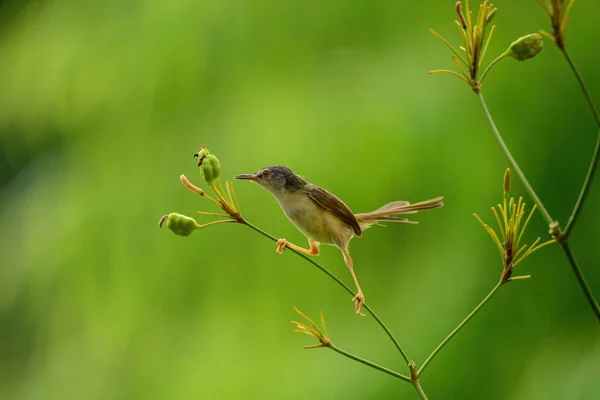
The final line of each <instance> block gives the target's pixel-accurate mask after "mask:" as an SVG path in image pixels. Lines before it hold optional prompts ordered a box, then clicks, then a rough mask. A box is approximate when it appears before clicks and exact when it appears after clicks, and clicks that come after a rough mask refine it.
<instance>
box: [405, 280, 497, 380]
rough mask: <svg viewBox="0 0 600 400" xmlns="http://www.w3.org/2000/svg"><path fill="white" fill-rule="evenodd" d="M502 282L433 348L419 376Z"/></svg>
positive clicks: (488, 299) (418, 374)
mask: <svg viewBox="0 0 600 400" xmlns="http://www.w3.org/2000/svg"><path fill="white" fill-rule="evenodd" d="M502 284H503V282H502V280H500V281H499V282H498V283H497V284H496V286H494V288H493V289H492V290H491V291H490V292H489V293H488V295H487V296H485V298H484V299H483V300H482V301H481V303H479V305H478V306H477V307H475V309H474V310H473V311H471V313H470V314H469V315H467V317H466V318H465V319H464V320H463V321H462V322H461V323H460V324H458V326H457V327H456V328H454V330H453V331H452V332H450V334H449V335H448V336H447V337H446V339H444V340H443V341H442V343H440V344H439V346H438V347H436V348H435V350H433V352H432V353H431V355H429V357H427V360H425V362H424V363H423V365H421V368H419V371H418V372H417V376H421V374H422V373H423V371H424V370H425V367H427V365H429V363H430V362H431V361H432V360H433V359H434V357H435V356H436V355H437V354H438V353H439V352H440V351H441V350H442V349H443V348H444V346H445V345H446V344H448V342H449V341H450V340H451V339H452V338H453V337H454V336H455V335H456V334H457V333H458V332H460V330H461V329H462V328H464V326H465V325H466V324H467V322H469V321H470V320H471V318H473V317H474V316H475V314H477V312H478V311H479V310H481V309H482V308H483V306H485V305H486V304H487V302H488V301H490V299H491V298H492V296H494V294H496V292H497V291H498V289H500V287H501V286H502Z"/></svg>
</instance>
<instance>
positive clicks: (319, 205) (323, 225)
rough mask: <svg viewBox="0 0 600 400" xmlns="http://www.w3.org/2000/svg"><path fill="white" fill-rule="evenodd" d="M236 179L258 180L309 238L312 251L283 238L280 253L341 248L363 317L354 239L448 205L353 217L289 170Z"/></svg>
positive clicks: (438, 202)
mask: <svg viewBox="0 0 600 400" xmlns="http://www.w3.org/2000/svg"><path fill="white" fill-rule="evenodd" d="M236 178H237V179H246V180H251V181H254V182H256V183H258V184H259V185H261V186H262V187H264V188H265V189H267V190H268V191H269V192H271V194H272V195H273V196H275V198H276V199H277V201H278V202H279V204H280V205H281V208H282V209H283V212H284V213H285V215H286V216H287V217H288V218H289V220H290V221H292V223H293V224H294V225H296V228H298V229H299V230H300V232H302V233H303V234H304V235H305V236H306V237H307V238H308V243H309V246H310V248H309V249H304V248H302V247H300V246H297V245H295V244H292V243H290V242H288V241H287V240H285V239H279V241H278V242H277V253H279V254H281V253H283V250H284V249H285V247H286V246H288V247H291V248H292V249H295V250H297V251H301V252H303V253H305V254H308V255H311V256H317V255H319V244H321V243H324V244H329V245H333V246H336V247H337V248H338V249H340V251H341V252H342V254H343V255H344V261H345V262H346V266H347V267H348V269H350V273H351V274H352V278H353V279H354V283H355V284H356V290H357V292H358V293H357V294H356V296H354V298H353V299H352V300H353V301H354V302H355V306H356V313H357V314H360V315H363V314H361V312H360V309H361V307H362V306H363V304H365V296H364V294H363V292H362V290H361V288H360V285H359V284H358V279H357V278H356V274H355V273H354V268H353V263H352V258H351V257H350V254H349V253H348V245H349V244H350V240H351V239H352V238H353V237H354V236H357V237H360V236H362V233H363V232H364V231H365V230H366V229H368V228H369V227H370V226H371V225H376V224H377V223H378V222H381V221H388V222H405V223H409V224H417V223H418V222H417V221H411V220H409V219H407V218H399V217H394V215H402V214H414V213H416V212H417V211H422V210H431V209H434V208H439V207H441V206H443V205H444V203H442V200H443V197H437V198H435V199H431V200H426V201H422V202H420V203H414V204H410V203H409V202H408V201H394V202H391V203H389V204H386V205H385V206H383V207H381V208H379V209H377V210H375V211H371V212H369V213H364V214H353V213H352V211H351V210H350V208H348V206H347V205H346V204H345V203H344V202H343V201H342V200H340V199H339V198H337V197H336V196H335V195H333V194H332V193H329V192H328V191H327V190H325V189H323V188H321V187H319V186H317V185H313V184H312V183H309V182H307V181H305V180H304V179H302V178H301V177H300V176H298V175H296V174H295V173H294V172H293V171H292V170H291V169H289V168H288V167H284V166H272V167H266V168H263V169H261V170H259V171H257V172H255V173H254V174H242V175H238V176H236Z"/></svg>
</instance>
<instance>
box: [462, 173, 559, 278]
mask: <svg viewBox="0 0 600 400" xmlns="http://www.w3.org/2000/svg"><path fill="white" fill-rule="evenodd" d="M503 186H504V195H503V200H502V204H498V210H496V207H492V213H493V214H494V217H495V218H496V223H497V224H498V230H499V231H500V236H498V234H497V233H496V232H495V231H494V229H493V228H492V227H490V226H489V225H488V224H486V223H484V222H483V220H482V219H481V218H480V217H479V215H477V214H473V215H474V216H475V218H477V220H478V221H479V222H480V223H481V225H482V226H483V228H484V229H485V230H486V231H487V233H488V234H489V235H490V237H491V238H492V241H493V242H494V244H495V245H496V248H497V249H498V252H499V253H500V257H501V258H502V281H503V282H509V281H511V280H515V279H524V278H530V275H525V276H515V277H514V276H512V275H513V272H514V269H515V268H516V267H517V266H518V265H519V264H520V263H521V262H522V261H523V260H525V258H527V257H528V256H529V255H531V254H532V253H533V252H535V251H537V250H539V249H541V248H543V247H546V246H548V245H550V244H552V243H555V241H554V239H551V240H549V241H547V242H544V243H540V241H541V239H540V238H539V237H538V238H537V239H536V240H535V241H534V242H533V244H531V246H528V245H527V244H522V243H523V239H524V238H523V235H524V233H525V230H526V229H527V225H529V221H530V220H531V217H532V216H533V214H534V213H535V210H536V208H537V206H536V205H534V206H533V207H532V208H531V211H529V214H528V215H527V218H525V215H526V214H527V211H526V204H525V202H523V198H522V197H519V199H518V200H517V201H515V199H514V197H509V194H508V191H509V190H510V169H507V170H506V172H505V174H504V185H503Z"/></svg>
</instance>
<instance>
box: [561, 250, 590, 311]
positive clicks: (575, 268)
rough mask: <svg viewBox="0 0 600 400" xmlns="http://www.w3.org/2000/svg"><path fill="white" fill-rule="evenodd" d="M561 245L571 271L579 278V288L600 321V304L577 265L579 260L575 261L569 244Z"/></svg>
mask: <svg viewBox="0 0 600 400" xmlns="http://www.w3.org/2000/svg"><path fill="white" fill-rule="evenodd" d="M559 245H560V247H561V248H562V249H563V251H564V252H565V255H566V256H567V258H568V259H569V264H570V265H571V269H573V273H574V274H575V276H576V277H577V281H578V282H579V286H581V290H583V293H584V294H585V297H586V298H587V301H588V303H590V307H592V310H593V311H594V314H596V318H598V321H600V306H598V302H597V301H596V299H595V298H594V295H593V294H592V289H590V286H589V285H588V283H587V281H586V280H585V278H584V276H583V273H582V272H581V269H580V268H579V265H578V264H577V260H575V255H573V252H571V247H570V246H569V243H568V242H565V241H563V242H560V243H559Z"/></svg>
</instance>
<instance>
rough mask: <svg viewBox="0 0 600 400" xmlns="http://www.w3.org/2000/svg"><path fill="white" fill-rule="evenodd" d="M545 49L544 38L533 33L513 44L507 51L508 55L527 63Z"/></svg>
mask: <svg viewBox="0 0 600 400" xmlns="http://www.w3.org/2000/svg"><path fill="white" fill-rule="evenodd" d="M543 47H544V41H543V40H542V36H541V35H539V34H537V33H532V34H530V35H527V36H523V37H522V38H519V39H517V40H515V41H514V42H512V44H511V45H510V47H509V48H508V50H507V55H509V56H511V57H512V58H514V59H515V60H517V61H525V60H529V59H530V58H533V57H535V56H537V55H538V53H539V52H540V51H542V48H543Z"/></svg>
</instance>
